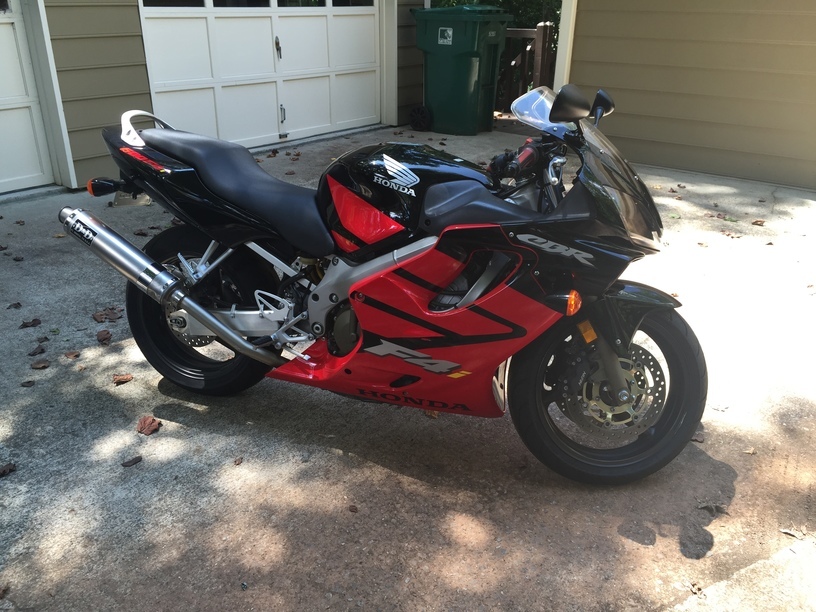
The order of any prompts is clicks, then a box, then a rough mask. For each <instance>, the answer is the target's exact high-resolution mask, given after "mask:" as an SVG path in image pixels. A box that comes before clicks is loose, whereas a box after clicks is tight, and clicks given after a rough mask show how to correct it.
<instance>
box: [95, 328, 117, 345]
mask: <svg viewBox="0 0 816 612" xmlns="http://www.w3.org/2000/svg"><path fill="white" fill-rule="evenodd" d="M112 337H113V335H112V334H111V333H110V331H108V330H107V329H103V330H102V331H100V332H97V333H96V339H97V340H98V341H99V344H101V345H102V346H108V345H109V344H110V341H111V338H112Z"/></svg>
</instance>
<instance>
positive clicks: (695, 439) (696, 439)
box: [691, 431, 705, 442]
mask: <svg viewBox="0 0 816 612" xmlns="http://www.w3.org/2000/svg"><path fill="white" fill-rule="evenodd" d="M691 441H692V442H705V436H704V435H703V432H702V431H697V432H694V435H693V436H691Z"/></svg>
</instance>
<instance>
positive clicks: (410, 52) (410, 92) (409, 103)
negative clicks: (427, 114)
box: [397, 0, 425, 125]
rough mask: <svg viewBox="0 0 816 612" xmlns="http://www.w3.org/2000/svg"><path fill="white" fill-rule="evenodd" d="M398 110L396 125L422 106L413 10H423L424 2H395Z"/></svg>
mask: <svg viewBox="0 0 816 612" xmlns="http://www.w3.org/2000/svg"><path fill="white" fill-rule="evenodd" d="M397 7H398V14H397V65H398V77H397V106H398V113H397V115H398V123H399V125H403V124H405V123H408V114H409V113H410V112H411V109H412V108H414V107H415V106H418V105H420V104H422V103H423V97H422V94H423V91H422V83H423V76H422V66H423V57H422V51H420V50H419V49H417V46H416V21H415V20H414V16H413V15H412V14H411V9H413V8H424V7H425V3H424V1H423V0H397Z"/></svg>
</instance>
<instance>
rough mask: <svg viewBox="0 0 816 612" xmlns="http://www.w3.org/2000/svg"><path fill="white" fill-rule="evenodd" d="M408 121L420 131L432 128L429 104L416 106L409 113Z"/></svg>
mask: <svg viewBox="0 0 816 612" xmlns="http://www.w3.org/2000/svg"><path fill="white" fill-rule="evenodd" d="M408 123H409V124H410V125H411V127H412V128H413V129H415V130H417V131H419V132H427V131H428V130H430V129H431V109H429V108H428V107H427V106H415V107H414V108H412V109H411V113H410V114H409V115H408Z"/></svg>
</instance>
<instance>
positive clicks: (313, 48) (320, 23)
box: [275, 15, 329, 72]
mask: <svg viewBox="0 0 816 612" xmlns="http://www.w3.org/2000/svg"><path fill="white" fill-rule="evenodd" d="M275 31H276V36H277V37H278V38H279V40H280V43H281V58H280V59H279V60H278V65H279V66H280V69H281V71H282V72H303V71H306V70H319V69H325V68H328V67H329V27H328V18H327V17H326V16H325V15H315V16H300V17H285V16H282V17H279V18H278V24H277V27H276V29H275Z"/></svg>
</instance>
